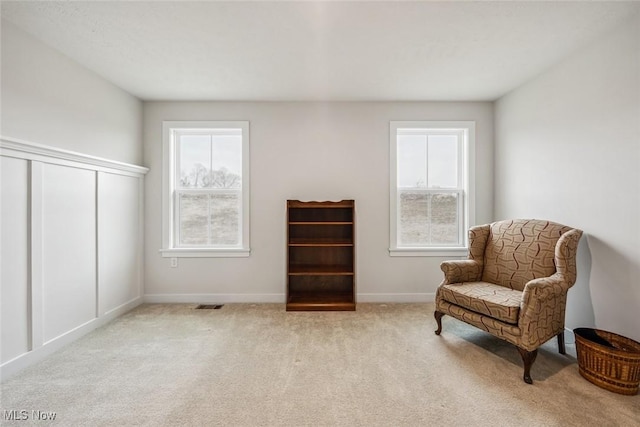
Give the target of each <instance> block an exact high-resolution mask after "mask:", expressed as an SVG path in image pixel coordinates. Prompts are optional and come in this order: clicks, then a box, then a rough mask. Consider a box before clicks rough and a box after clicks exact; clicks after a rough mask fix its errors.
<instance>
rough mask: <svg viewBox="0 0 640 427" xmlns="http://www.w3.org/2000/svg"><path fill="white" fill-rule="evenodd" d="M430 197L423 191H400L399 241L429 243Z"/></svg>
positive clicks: (415, 243)
mask: <svg viewBox="0 0 640 427" xmlns="http://www.w3.org/2000/svg"><path fill="white" fill-rule="evenodd" d="M428 198H429V195H428V194H426V193H423V192H415V191H402V192H401V193H400V209H399V212H398V214H399V217H400V227H399V228H400V229H399V230H398V236H399V242H398V243H400V244H403V245H412V246H414V245H415V246H418V245H421V244H422V245H426V244H428V243H429V208H428Z"/></svg>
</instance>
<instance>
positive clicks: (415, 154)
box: [397, 135, 427, 188]
mask: <svg viewBox="0 0 640 427" xmlns="http://www.w3.org/2000/svg"><path fill="white" fill-rule="evenodd" d="M397 170H398V187H402V188H407V187H408V188H415V187H426V185H427V137H426V135H398V167H397Z"/></svg>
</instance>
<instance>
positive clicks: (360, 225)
mask: <svg viewBox="0 0 640 427" xmlns="http://www.w3.org/2000/svg"><path fill="white" fill-rule="evenodd" d="M163 120H248V121H249V122H250V134H251V251H252V252H251V256H250V257H249V258H236V259H229V258H222V259H220V258H217V259H216V258H204V259H203V258H200V259H197V258H181V259H180V260H179V266H178V268H171V267H170V260H169V259H168V258H162V257H161V256H160V253H159V252H158V250H159V249H160V248H161V184H162V168H161V165H162V134H161V131H162V121H163ZM391 120H475V121H476V130H477V136H476V143H477V146H476V171H477V183H476V196H477V200H478V203H477V206H476V219H477V221H478V222H487V221H490V220H491V219H492V203H493V198H492V186H493V181H492V179H493V171H492V168H493V161H492V159H493V105H492V103H488V102H487V103H464V102H460V103H444V102H441V103H439V102H431V103H430V102H414V103H411V102H407V103H401V102H399V103H393V102H364V103H357V102H342V103H341V102H333V103H322V102H299V103H296V102H281V103H276V102H273V103H269V102H262V103H260V102H219V103H216V102H192V103H190V102H146V103H145V106H144V135H145V138H144V155H145V164H146V165H147V166H149V168H150V172H149V174H148V175H147V177H146V180H145V181H146V190H145V191H146V194H147V197H146V205H145V212H146V215H145V279H146V283H145V293H146V295H147V296H146V299H147V300H149V301H202V302H205V301H207V302H224V301H277V302H284V293H285V283H286V275H285V271H286V262H285V261H286V260H285V253H286V252H285V234H286V231H285V201H286V200H287V199H301V200H339V199H355V201H356V214H357V218H356V227H357V228H356V231H357V236H356V252H357V268H356V270H357V271H356V274H357V277H356V280H357V293H358V301H361V302H362V301H414V300H426V299H429V298H432V297H433V293H434V292H435V289H436V287H437V285H438V284H439V283H440V282H441V280H442V272H441V271H440V269H439V263H440V262H441V261H442V258H425V257H420V258H400V257H393V258H391V257H390V256H389V253H388V248H389V140H388V139H389V121H391Z"/></svg>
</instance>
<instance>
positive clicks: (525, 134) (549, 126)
mask: <svg viewBox="0 0 640 427" xmlns="http://www.w3.org/2000/svg"><path fill="white" fill-rule="evenodd" d="M495 120H496V128H495V129H496V130H495V131H496V147H495V151H496V157H495V168H496V172H495V215H496V218H497V219H502V218H512V217H537V218H545V219H550V220H554V221H557V222H561V223H564V224H567V225H571V226H574V227H578V228H581V229H582V230H584V231H585V233H586V234H585V236H584V237H583V239H582V241H581V246H580V249H579V259H578V263H579V264H578V266H579V268H578V281H577V284H576V285H575V286H574V288H572V289H571V291H570V293H569V301H568V307H567V322H566V323H567V327H568V328H574V327H578V326H596V327H598V328H601V329H605V330H609V331H612V332H616V333H619V334H622V335H625V336H628V337H630V338H633V339H636V340H640V319H639V318H638V308H639V307H640V17H638V16H636V17H634V18H633V19H630V20H629V21H628V22H627V23H626V24H625V25H623V26H620V27H619V28H618V29H616V30H615V32H613V33H610V34H608V35H606V36H605V37H602V38H601V39H599V40H598V41H597V42H594V43H593V44H592V45H590V46H587V47H585V48H583V49H582V50H580V51H579V52H577V53H576V54H574V55H573V56H571V57H569V58H567V59H566V60H564V61H563V62H561V63H560V64H558V65H556V66H555V67H553V68H552V69H550V70H548V71H547V72H545V73H544V74H542V75H540V76H539V77H537V78H536V79H534V80H533V81H531V82H529V83H527V84H525V85H524V86H522V87H520V88H518V89H516V90H514V91H513V92H511V93H510V94H508V95H506V96H505V97H503V98H501V99H500V100H499V101H498V102H497V103H496V112H495Z"/></svg>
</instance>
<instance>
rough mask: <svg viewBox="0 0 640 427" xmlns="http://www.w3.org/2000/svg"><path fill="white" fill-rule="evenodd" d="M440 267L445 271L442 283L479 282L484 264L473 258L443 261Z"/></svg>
mask: <svg viewBox="0 0 640 427" xmlns="http://www.w3.org/2000/svg"><path fill="white" fill-rule="evenodd" d="M440 269H441V270H442V272H443V273H444V281H443V282H442V284H443V285H444V284H448V283H460V282H477V281H479V280H480V276H481V275H482V265H481V264H480V263H479V262H477V261H474V260H471V259H460V260H454V261H443V262H442V263H441V264H440Z"/></svg>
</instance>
